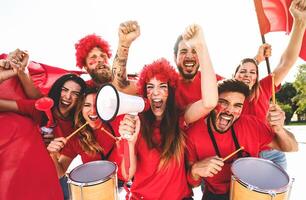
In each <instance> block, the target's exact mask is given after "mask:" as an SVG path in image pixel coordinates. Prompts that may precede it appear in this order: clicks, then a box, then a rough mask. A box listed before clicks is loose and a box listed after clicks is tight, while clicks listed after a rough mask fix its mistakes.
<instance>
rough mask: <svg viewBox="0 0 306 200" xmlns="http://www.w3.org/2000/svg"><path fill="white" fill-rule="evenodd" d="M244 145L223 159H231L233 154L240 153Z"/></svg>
mask: <svg viewBox="0 0 306 200" xmlns="http://www.w3.org/2000/svg"><path fill="white" fill-rule="evenodd" d="M243 149H244V147H243V146H242V147H240V148H239V149H237V150H236V151H234V152H233V153H231V154H230V155H228V156H226V157H225V158H223V159H222V161H223V162H225V161H226V160H227V159H229V158H230V157H232V156H233V155H235V154H236V153H238V152H239V151H241V150H243Z"/></svg>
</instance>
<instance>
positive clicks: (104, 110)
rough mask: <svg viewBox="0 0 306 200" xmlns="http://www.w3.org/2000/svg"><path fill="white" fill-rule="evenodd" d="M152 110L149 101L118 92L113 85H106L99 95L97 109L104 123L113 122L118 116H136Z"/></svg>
mask: <svg viewBox="0 0 306 200" xmlns="http://www.w3.org/2000/svg"><path fill="white" fill-rule="evenodd" d="M149 108H150V105H149V103H148V101H147V100H146V99H144V98H142V97H139V96H133V95H128V94H125V93H122V92H119V91H117V90H116V88H115V87H114V86H113V85H112V84H109V83H107V84H104V85H103V86H102V87H101V88H100V90H99V91H98V93H97V98H96V109H97V113H98V116H99V117H100V119H101V120H102V121H104V122H109V121H112V120H113V119H114V118H115V117H116V116H117V115H121V114H126V113H129V114H134V115H137V113H139V112H142V111H146V110H148V109H149Z"/></svg>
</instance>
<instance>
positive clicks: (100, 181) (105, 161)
mask: <svg viewBox="0 0 306 200" xmlns="http://www.w3.org/2000/svg"><path fill="white" fill-rule="evenodd" d="M95 163H108V164H111V165H113V166H114V167H115V170H114V171H113V172H110V173H109V174H107V176H105V178H102V179H101V180H97V181H92V182H89V183H82V182H79V181H76V180H72V179H71V178H70V174H71V173H73V172H74V171H76V170H78V169H80V168H81V167H84V165H90V164H95ZM117 170H118V167H117V165H116V163H113V162H110V161H107V160H96V161H91V162H87V163H84V164H82V165H79V166H77V167H76V168H74V169H73V170H71V172H70V173H69V175H68V181H67V182H68V183H71V184H73V185H76V186H81V187H83V186H93V185H98V184H100V183H104V182H106V181H108V180H109V179H111V178H114V177H116V174H117Z"/></svg>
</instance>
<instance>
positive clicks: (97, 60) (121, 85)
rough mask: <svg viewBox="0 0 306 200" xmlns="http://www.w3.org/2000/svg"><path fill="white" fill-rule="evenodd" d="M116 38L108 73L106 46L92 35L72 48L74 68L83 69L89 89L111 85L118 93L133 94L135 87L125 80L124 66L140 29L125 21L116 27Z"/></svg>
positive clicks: (108, 51) (107, 47)
mask: <svg viewBox="0 0 306 200" xmlns="http://www.w3.org/2000/svg"><path fill="white" fill-rule="evenodd" d="M118 35H119V45H118V49H117V53H116V56H115V58H114V61H113V65H112V69H111V68H110V65H109V59H110V57H111V55H112V54H111V50H110V46H109V44H108V42H107V41H105V40H104V39H102V38H101V37H100V36H97V35H95V34H91V35H87V36H85V37H84V38H82V39H81V40H79V42H78V43H77V44H75V49H76V53H75V55H76V62H77V66H78V67H80V68H83V67H84V68H85V70H86V71H87V72H88V73H89V75H90V76H91V78H92V81H89V82H88V84H89V85H92V86H98V87H100V86H101V85H102V84H104V83H112V84H113V85H114V86H115V87H116V89H118V90H119V91H121V92H125V93H128V94H136V91H137V87H136V83H135V82H133V81H129V80H128V79H127V74H126V63H127V58H128V52H129V47H130V46H131V44H132V42H133V41H134V40H135V39H136V38H137V37H138V36H139V35H140V28H139V26H138V24H137V22H136V21H126V22H124V23H121V24H120V26H119V31H118Z"/></svg>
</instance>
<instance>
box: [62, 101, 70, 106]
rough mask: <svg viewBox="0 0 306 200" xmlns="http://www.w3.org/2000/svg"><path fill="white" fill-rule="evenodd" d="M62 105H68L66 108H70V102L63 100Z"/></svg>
mask: <svg viewBox="0 0 306 200" xmlns="http://www.w3.org/2000/svg"><path fill="white" fill-rule="evenodd" d="M61 103H62V104H64V105H66V106H69V105H70V102H67V101H64V100H62V101H61Z"/></svg>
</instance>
